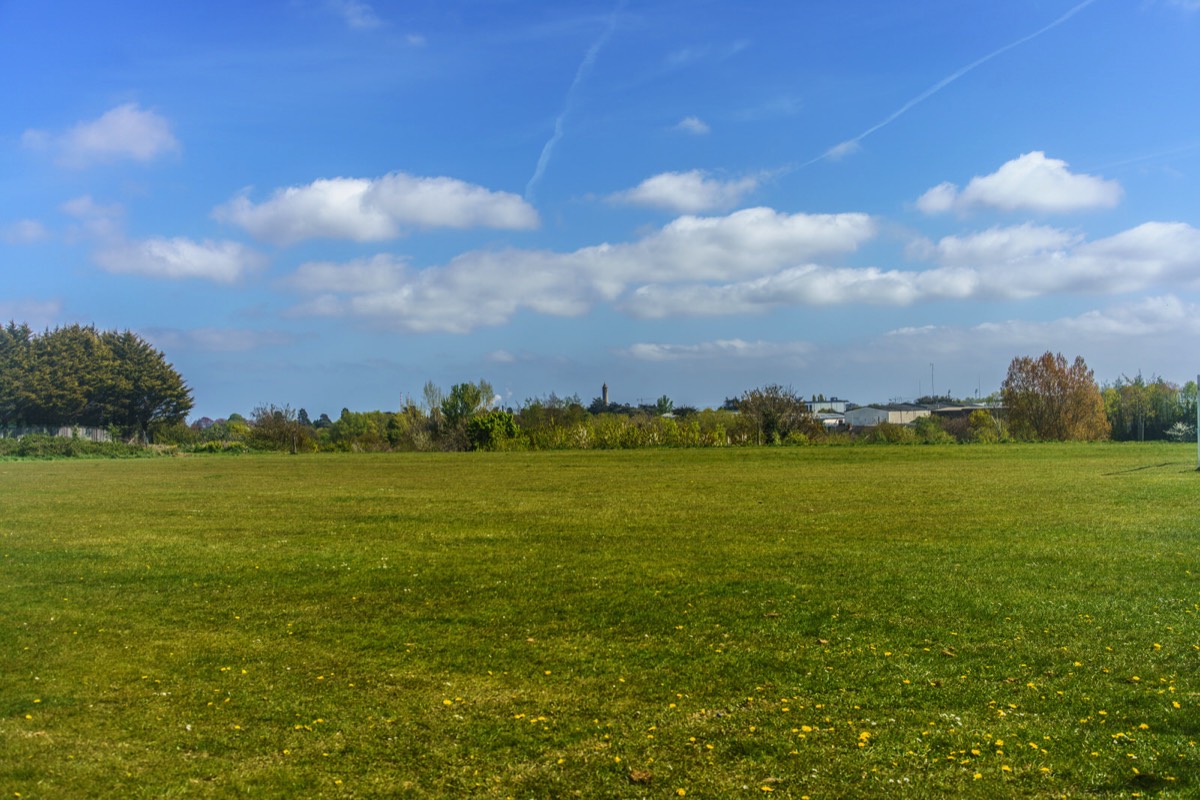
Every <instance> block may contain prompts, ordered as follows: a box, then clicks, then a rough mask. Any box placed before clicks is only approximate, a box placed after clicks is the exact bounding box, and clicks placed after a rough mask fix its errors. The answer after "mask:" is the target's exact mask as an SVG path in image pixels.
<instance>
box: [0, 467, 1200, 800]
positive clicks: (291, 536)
mask: <svg viewBox="0 0 1200 800" xmlns="http://www.w3.org/2000/svg"><path fill="white" fill-rule="evenodd" d="M1198 481H1200V475H1197V474H1196V472H1195V463H1194V449H1193V448H1190V447H1188V446H1170V445H1147V446H1132V445H1077V446H1076V445H1045V446H999V447H981V446H976V447H893V448H866V447H862V448H795V449H791V448H789V449H762V450H725V451H719V450H714V451H685V450H680V451H633V452H585V453H497V454H484V453H478V454H451V455H429V454H412V455H345V456H338V455H329V456H325V455H322V456H312V457H284V456H279V457H275V456H255V457H239V458H222V457H211V458H205V457H193V458H179V459H171V460H146V461H141V460H138V461H112V462H76V463H72V462H43V463H17V462H9V463H2V464H0V503H2V507H3V509H4V512H3V514H2V515H0V620H2V622H0V791H3V792H5V793H7V795H8V796H13V795H14V794H16V793H20V794H21V796H22V797H91V796H104V795H110V796H115V795H120V796H130V797H162V796H188V797H227V796H230V795H239V794H243V795H254V796H264V797H295V796H329V797H341V796H346V797H372V796H411V797H440V796H449V795H459V794H462V795H468V794H469V795H474V796H485V797H488V796H494V797H509V796H512V797H566V796H572V794H573V793H578V796H583V797H665V796H679V795H678V792H679V790H683V791H684V792H685V793H687V794H688V795H691V796H700V797H713V796H745V795H763V794H778V795H780V796H792V797H802V796H809V797H812V798H816V797H878V796H897V797H925V796H931V795H932V796H937V795H945V796H961V797H996V796H1029V797H1041V796H1044V797H1061V796H1064V795H1065V796H1068V797H1097V796H1099V797H1104V796H1112V797H1117V796H1129V795H1130V794H1132V793H1134V792H1142V793H1150V792H1153V793H1157V794H1158V796H1163V797H1170V796H1177V797H1187V796H1192V795H1193V794H1194V793H1195V792H1197V791H1200V789H1198V788H1197V786H1198V782H1197V778H1196V777H1195V776H1196V775H1197V773H1200V769H1198V767H1200V754H1198V753H1197V750H1196V743H1195V742H1196V740H1197V738H1200V695H1198V692H1200V686H1198V683H1200V681H1198V679H1197V677H1196V675H1197V673H1198V672H1200V670H1198V669H1197V666H1198V665H1200V649H1198V648H1200V624H1198V622H1200V621H1198V619H1197V615H1198V613H1200V577H1198V576H1200V563H1198V561H1200V559H1198V558H1197V553H1198V551H1200V549H1198V548H1197V546H1196V536H1197V528H1196V524H1195V520H1196V519H1197V518H1200V514H1198V512H1200V483H1198Z"/></svg>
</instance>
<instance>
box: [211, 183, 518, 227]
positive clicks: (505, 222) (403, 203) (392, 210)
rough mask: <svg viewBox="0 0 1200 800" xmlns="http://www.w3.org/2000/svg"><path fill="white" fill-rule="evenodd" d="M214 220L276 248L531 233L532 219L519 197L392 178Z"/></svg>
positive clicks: (236, 208)
mask: <svg viewBox="0 0 1200 800" xmlns="http://www.w3.org/2000/svg"><path fill="white" fill-rule="evenodd" d="M213 216H214V217H215V218H216V219H217V220H219V221H221V222H228V223H231V224H234V225H237V226H238V227H240V228H242V229H243V230H245V231H247V232H248V233H249V234H250V235H251V236H254V237H255V238H256V239H259V240H262V241H268V242H271V243H273V244H278V245H291V244H295V243H297V242H300V241H303V240H305V239H315V238H334V239H350V240H352V241H357V242H375V241H383V240H386V239H394V238H397V237H399V236H401V235H402V234H403V233H404V230H405V229H406V228H410V227H411V228H439V227H445V228H475V227H485V228H500V229H507V230H529V229H532V228H536V227H537V226H538V215H537V211H536V210H534V208H533V206H531V205H529V204H528V203H527V202H525V200H524V199H523V198H521V197H520V196H519V195H516V194H513V193H511V192H498V191H492V190H489V189H485V188H483V187H482V186H477V185H475V184H470V183H466V182H464V181H460V180H457V179H455V178H446V177H436V178H423V177H417V176H413V175H408V174H406V173H403V172H391V173H388V174H387V175H384V176H383V177H380V178H373V179H371V178H322V179H318V180H315V181H313V182H312V183H310V184H308V185H306V186H289V187H286V188H283V189H277V190H276V191H275V192H274V193H273V194H272V195H271V197H270V198H269V199H267V200H264V201H263V202H261V203H254V202H252V201H251V200H250V199H249V198H248V197H247V196H246V195H245V194H242V195H239V196H237V197H235V198H233V199H232V200H230V201H229V202H227V203H225V204H223V205H221V206H218V207H217V208H216V209H214V211H213Z"/></svg>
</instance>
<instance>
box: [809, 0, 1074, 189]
mask: <svg viewBox="0 0 1200 800" xmlns="http://www.w3.org/2000/svg"><path fill="white" fill-rule="evenodd" d="M1094 2H1096V0H1083V2H1082V3H1079V4H1078V5H1075V6H1073V7H1072V8H1071V9H1070V10H1069V11H1067V13H1065V14H1063V15H1062V16H1061V17H1059V18H1058V19H1056V20H1054V21H1053V22H1051V23H1050V24H1049V25H1046V26H1044V27H1042V28H1039V29H1038V30H1036V31H1034V32H1033V33H1031V34H1029V35H1028V36H1023V37H1021V38H1020V39H1017V40H1016V41H1015V42H1009V43H1008V44H1006V45H1004V46H1003V47H1001V48H1000V49H998V50H993V51H992V52H990V53H988V54H987V55H986V56H984V57H983V58H980V59H976V60H975V61H972V62H971V63H970V64H967V65H966V66H965V67H963V68H962V69H959V70H957V71H956V72H953V73H951V74H949V75H947V76H946V77H945V78H942V79H941V80H940V81H938V82H937V83H935V84H934V85H933V86H930V87H929V88H928V89H926V90H925V91H923V92H921V93H920V94H919V95H917V96H916V97H914V98H913V99H911V100H909V101H908V102H907V103H905V104H904V105H902V106H900V108H898V109H896V110H895V111H893V112H892V113H891V114H890V115H888V116H887V117H885V118H884V119H883V120H882V121H880V122H877V123H876V124H874V125H872V126H871V127H870V128H867V129H866V130H865V131H863V132H862V133H860V134H859V135H858V136H855V137H854V138H852V139H847V140H846V141H844V142H841V143H840V144H836V145H834V146H833V147H831V148H829V149H828V150H826V151H825V152H824V153H822V154H821V155H819V156H817V157H816V158H813V159H811V160H809V161H806V162H804V163H803V164H801V165H800V166H801V167H807V166H809V165H811V164H815V163H817V162H818V161H823V160H825V159H827V158H839V157H840V156H844V155H847V154H849V153H853V152H854V151H855V150H856V149H857V148H858V143H859V142H861V141H862V140H863V139H865V138H867V137H868V136H870V135H871V134H872V133H875V131H877V130H879V129H880V128H885V127H887V126H888V125H891V124H892V123H893V122H895V121H896V120H897V119H899V118H900V117H902V116H904V115H905V114H906V113H908V112H909V111H910V110H911V109H912V108H913V106H916V105H919V104H920V103H923V102H924V101H926V100H928V99H929V98H930V97H932V96H933V95H935V94H937V93H938V92H940V91H941V90H942V89H945V88H946V87H947V86H949V85H950V84H952V83H954V82H955V81H956V80H958V79H959V78H961V77H962V76H963V75H966V74H967V73H968V72H970V71H971V70H973V69H975V68H976V67H979V66H981V65H983V64H986V63H987V62H989V61H991V60H992V59H993V58H995V57H996V56H999V55H1003V54H1004V53H1007V52H1008V51H1009V50H1012V49H1013V48H1014V47H1020V46H1021V45H1023V44H1025V43H1026V42H1029V41H1032V40H1034V39H1036V38H1037V37H1039V36H1041V35H1042V34H1043V33H1046V32H1047V31H1051V30H1054V29H1055V28H1057V27H1058V26H1059V25H1062V24H1063V23H1064V22H1066V21H1067V20H1069V19H1070V18H1071V17H1073V16H1075V15H1076V14H1078V13H1079V12H1080V11H1083V10H1084V9H1085V8H1087V7H1088V6H1090V5H1091V4H1092V3H1094Z"/></svg>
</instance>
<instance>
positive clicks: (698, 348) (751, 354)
mask: <svg viewBox="0 0 1200 800" xmlns="http://www.w3.org/2000/svg"><path fill="white" fill-rule="evenodd" d="M816 351H817V348H816V347H815V346H814V345H813V344H811V343H809V342H766V341H762V340H758V341H752V342H748V341H746V340H744V339H717V340H714V341H710V342H700V343H698V344H660V343H652V342H639V343H637V344H635V345H632V346H630V347H629V349H628V350H627V351H626V352H627V353H628V355H629V356H631V357H632V358H635V359H637V360H639V361H652V362H663V361H724V360H727V359H732V358H736V359H771V360H778V359H805V358H807V357H809V356H811V355H812V354H813V353H814V352H816Z"/></svg>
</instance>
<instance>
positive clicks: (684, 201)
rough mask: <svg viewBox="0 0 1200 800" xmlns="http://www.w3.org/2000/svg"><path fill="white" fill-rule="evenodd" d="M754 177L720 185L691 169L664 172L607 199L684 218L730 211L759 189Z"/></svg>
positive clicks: (719, 182) (704, 174)
mask: <svg viewBox="0 0 1200 800" xmlns="http://www.w3.org/2000/svg"><path fill="white" fill-rule="evenodd" d="M758 183H759V179H758V178H756V177H745V178H737V179H734V180H728V181H722V180H717V179H715V178H710V177H709V176H708V173H706V172H704V171H702V170H698V169H694V170H691V171H690V172H663V173H660V174H658V175H654V176H652V177H649V178H647V179H646V180H644V181H642V182H641V183H640V184H638V185H637V186H635V187H634V188H632V189H627V190H625V191H623V192H617V193H616V194H614V195H612V196H611V198H610V199H612V200H614V201H616V202H620V203H631V204H634V205H640V206H651V207H654V208H665V209H668V210H671V211H677V212H682V213H685V214H695V213H698V212H704V211H714V210H721V209H727V208H732V207H733V206H736V205H737V204H738V203H739V202H740V201H741V199H742V198H743V197H745V196H746V195H747V194H749V193H750V192H752V191H754V190H755V189H756V188H758Z"/></svg>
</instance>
